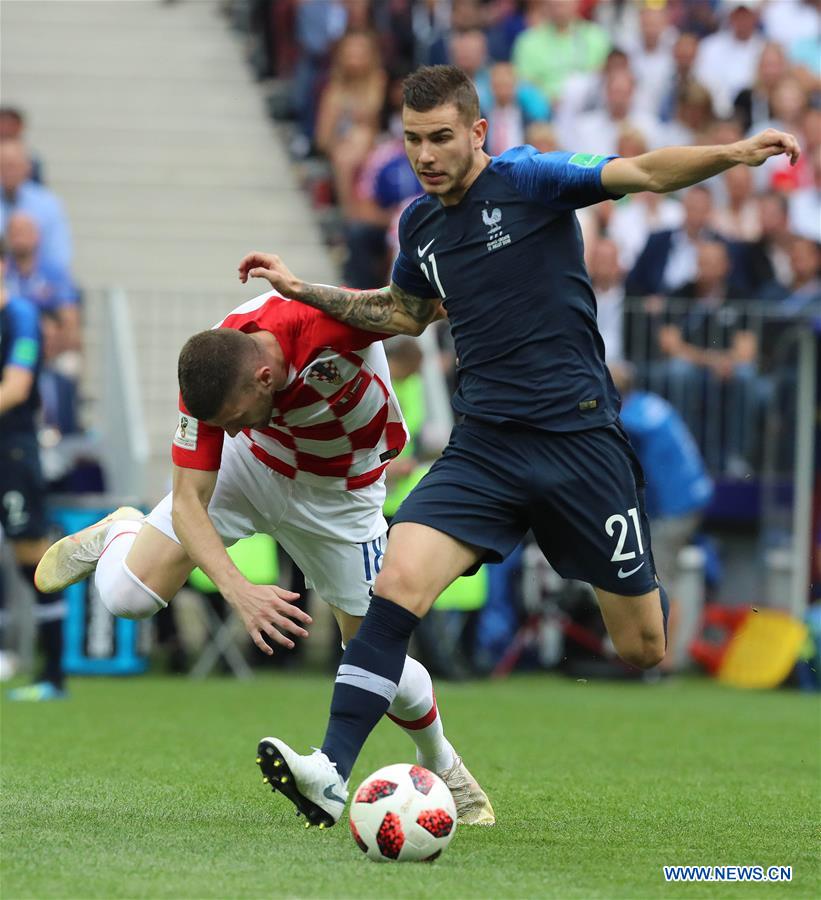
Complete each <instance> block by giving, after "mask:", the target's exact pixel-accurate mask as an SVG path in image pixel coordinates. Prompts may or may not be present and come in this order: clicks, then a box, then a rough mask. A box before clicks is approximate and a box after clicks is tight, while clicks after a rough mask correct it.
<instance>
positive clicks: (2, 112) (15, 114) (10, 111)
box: [0, 106, 25, 125]
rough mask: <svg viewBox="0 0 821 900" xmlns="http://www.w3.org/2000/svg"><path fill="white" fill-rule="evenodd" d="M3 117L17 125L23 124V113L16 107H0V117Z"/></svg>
mask: <svg viewBox="0 0 821 900" xmlns="http://www.w3.org/2000/svg"><path fill="white" fill-rule="evenodd" d="M2 116H5V117H6V118H8V119H14V121H15V122H17V124H18V125H23V124H24V123H25V117H24V116H23V113H22V112H21V111H20V110H19V109H17V107H16V106H0V117H2Z"/></svg>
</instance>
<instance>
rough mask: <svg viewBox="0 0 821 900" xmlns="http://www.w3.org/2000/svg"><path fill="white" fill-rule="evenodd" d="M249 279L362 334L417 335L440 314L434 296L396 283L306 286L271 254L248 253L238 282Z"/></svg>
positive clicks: (441, 312) (240, 267) (440, 310)
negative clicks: (368, 286)
mask: <svg viewBox="0 0 821 900" xmlns="http://www.w3.org/2000/svg"><path fill="white" fill-rule="evenodd" d="M249 277H251V278H264V279H265V280H266V281H268V282H269V283H270V284H271V287H273V288H274V290H276V291H278V292H279V293H280V294H282V296H283V297H289V298H290V299H291V300H299V301H300V302H302V303H306V304H307V305H308V306H313V307H315V308H316V309H321V310H322V311H323V312H326V313H328V315H329V316H333V317H334V318H335V319H339V320H340V321H341V322H347V323H348V324H349V325H354V326H356V327H357V328H362V329H363V330H365V331H377V332H380V333H386V334H412V335H418V334H421V333H422V332H423V331H424V330H425V328H427V326H428V325H429V324H430V323H431V322H432V321H433V320H434V319H439V318H442V315H443V311H442V307H441V300H440V299H439V298H438V297H436V298H434V297H415V296H413V295H412V294H408V293H407V292H406V291H403V290H402V289H401V288H400V287H399V286H398V285H396V284H390V285H389V286H388V287H384V288H379V289H377V290H371V291H349V290H346V289H345V288H340V287H333V286H332V285H327V284H310V283H308V282H306V281H302V280H300V279H299V278H297V277H296V276H295V275H294V274H293V273H292V272H291V271H290V270H289V269H288V268H287V266H286V265H285V264H284V263H283V262H282V260H281V259H280V258H279V257H278V256H276V255H274V254H272V253H249V254H248V255H247V256H246V257H244V258H243V260H242V261H241V262H240V264H239V280H240V281H241V282H242V283H243V284H244V283H245V282H246V281H247V280H248V278H249Z"/></svg>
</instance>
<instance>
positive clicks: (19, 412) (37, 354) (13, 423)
mask: <svg viewBox="0 0 821 900" xmlns="http://www.w3.org/2000/svg"><path fill="white" fill-rule="evenodd" d="M41 359H42V343H41V340H40V322H39V317H38V314H37V309H36V307H35V306H34V304H32V303H29V301H28V300H24V299H23V298H22V297H11V298H10V299H9V300H8V302H7V303H6V304H5V306H3V307H2V308H0V373H2V372H3V370H4V369H5V368H6V366H17V367H19V368H21V369H27V370H29V371H30V372H31V373H32V374H33V375H34V384H33V386H32V389H31V393H30V394H29V396H28V398H27V399H26V400H24V401H23V402H22V403H20V404H18V405H17V406H15V407H13V408H12V409H10V410H8V412H6V413H4V414H3V415H2V416H0V439H2V438H8V437H12V436H13V435H19V434H34V433H35V430H36V425H35V421H34V414H35V413H36V411H37V407H38V406H39V396H38V393H37V376H38V374H39V372H40V362H41Z"/></svg>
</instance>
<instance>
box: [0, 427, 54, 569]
mask: <svg viewBox="0 0 821 900" xmlns="http://www.w3.org/2000/svg"><path fill="white" fill-rule="evenodd" d="M0 525H2V526H3V532H4V533H5V535H6V537H7V538H8V539H9V540H10V541H12V542H18V541H25V542H27V543H31V542H37V541H38V540H39V539H41V538H45V537H46V536H47V534H48V520H47V517H46V487H45V482H44V481H43V474H42V472H41V470H40V457H39V447H38V445H37V439H36V438H35V437H34V436H33V435H11V436H8V437H3V439H2V440H0ZM32 564H36V563H32Z"/></svg>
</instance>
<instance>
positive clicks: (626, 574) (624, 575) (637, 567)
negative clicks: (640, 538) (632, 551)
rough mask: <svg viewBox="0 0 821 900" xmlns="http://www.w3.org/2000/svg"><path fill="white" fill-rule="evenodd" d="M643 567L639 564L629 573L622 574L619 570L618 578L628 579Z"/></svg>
mask: <svg viewBox="0 0 821 900" xmlns="http://www.w3.org/2000/svg"><path fill="white" fill-rule="evenodd" d="M643 565H644V563H639V564H638V565H637V566H636V568H635V569H631V570H630V571H629V572H623V571H622V570H621V569H619V578H629V577H630V576H631V575H633V574H634V573H635V572H638V570H639V569H640V568H641V567H642V566H643Z"/></svg>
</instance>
